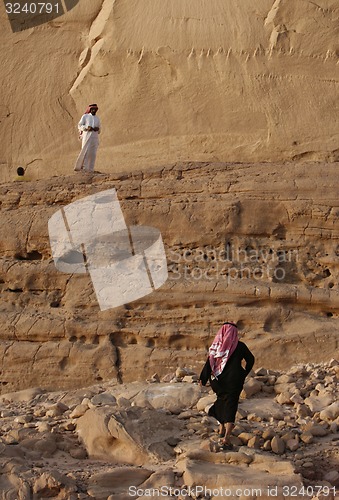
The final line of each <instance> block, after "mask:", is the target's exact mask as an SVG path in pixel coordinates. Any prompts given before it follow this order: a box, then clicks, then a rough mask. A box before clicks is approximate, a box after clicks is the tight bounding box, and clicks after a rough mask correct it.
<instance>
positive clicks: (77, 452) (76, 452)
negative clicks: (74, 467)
mask: <svg viewBox="0 0 339 500" xmlns="http://www.w3.org/2000/svg"><path fill="white" fill-rule="evenodd" d="M69 454H70V455H71V457H72V458H75V459H77V460H85V459H86V458H87V451H86V450H85V449H84V448H81V447H79V448H71V449H70V450H69Z"/></svg>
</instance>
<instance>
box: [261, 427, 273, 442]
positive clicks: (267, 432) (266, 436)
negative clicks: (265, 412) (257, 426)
mask: <svg viewBox="0 0 339 500" xmlns="http://www.w3.org/2000/svg"><path fill="white" fill-rule="evenodd" d="M274 436H275V432H274V430H273V429H266V430H264V432H263V433H262V437H263V439H265V441H266V440H271V439H273V438H274Z"/></svg>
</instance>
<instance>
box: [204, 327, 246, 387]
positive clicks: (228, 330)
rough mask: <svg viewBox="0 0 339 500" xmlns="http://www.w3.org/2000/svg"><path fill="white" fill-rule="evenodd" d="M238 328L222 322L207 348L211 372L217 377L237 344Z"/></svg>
mask: <svg viewBox="0 0 339 500" xmlns="http://www.w3.org/2000/svg"><path fill="white" fill-rule="evenodd" d="M238 341H239V339H238V328H237V327H236V325H234V324H233V323H224V324H223V325H222V327H221V328H220V330H219V331H218V333H217V334H216V336H215V339H214V340H213V343H212V345H211V347H210V348H209V360H210V365H211V369H212V374H213V375H214V377H215V378H218V376H219V375H220V373H222V371H223V369H224V368H225V365H226V363H227V361H228V359H229V358H230V356H231V355H232V354H233V352H234V350H235V348H236V347H237V345H238Z"/></svg>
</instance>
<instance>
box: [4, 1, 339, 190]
mask: <svg viewBox="0 0 339 500" xmlns="http://www.w3.org/2000/svg"><path fill="white" fill-rule="evenodd" d="M59 3H60V2H59ZM68 3H70V2H68ZM74 3H76V2H74ZM0 16H1V17H0V20H1V27H2V32H3V43H2V44H1V47H0V60H1V61H2V72H3V77H4V79H5V83H6V85H3V86H2V87H1V90H0V92H1V102H2V103H5V104H3V106H2V108H1V111H0V121H1V128H2V149H1V153H0V163H1V164H2V169H1V174H0V175H1V179H3V180H10V179H11V178H12V177H13V172H14V168H16V167H17V166H18V165H20V164H22V165H23V166H26V167H28V173H29V175H30V176H31V177H32V178H41V177H48V176H49V175H50V172H51V171H56V172H58V173H64V174H65V173H68V172H70V170H71V169H72V167H73V164H74V162H75V159H76V156H77V154H78V150H79V148H80V145H79V142H78V141H77V130H76V125H77V123H78V121H79V118H80V116H81V115H82V113H83V112H84V110H85V108H86V106H87V104H89V103H90V102H95V101H97V102H98V104H99V108H100V109H99V115H100V117H101V119H102V126H103V129H102V135H101V146H100V150H99V155H98V162H97V166H98V169H99V170H101V171H104V172H117V171H121V170H125V171H131V170H137V169H139V168H144V167H147V168H149V167H150V166H156V165H160V164H164V163H168V164H169V163H173V162H176V161H251V162H253V161H280V160H286V159H296V160H298V159H302V160H316V161H317V160H327V161H333V160H336V159H338V149H339V145H338V135H337V130H338V118H337V114H335V113H334V110H335V109H336V101H337V80H338V66H337V62H338V50H339V48H338V33H337V27H338V20H339V10H338V2H337V1H336V0H320V1H318V2H311V1H304V0H294V1H293V2H291V1H290V0H275V1H274V0H257V1H256V2H255V3H253V2H252V1H251V0H243V1H242V2H238V1H237V0H230V1H228V2H224V1H222V0H204V1H201V2H199V3H197V2H192V1H191V0H182V1H180V2H177V1H176V0H172V1H167V2H163V1H161V0H138V1H136V0H128V1H127V0H114V1H112V0H92V1H91V2H89V1H85V0H81V1H79V2H78V3H77V5H76V6H75V7H74V8H73V9H71V10H69V11H68V12H67V13H66V14H65V15H63V16H61V17H57V18H55V19H53V20H51V21H50V22H48V23H46V24H43V25H41V26H36V27H32V28H30V29H24V30H23V31H15V32H12V30H11V25H10V22H9V20H8V18H7V15H6V12H5V7H4V5H0ZM51 19H52V18H51ZM24 21H25V20H24V16H23V23H22V27H23V28H25V27H27V22H26V24H25V22H24Z"/></svg>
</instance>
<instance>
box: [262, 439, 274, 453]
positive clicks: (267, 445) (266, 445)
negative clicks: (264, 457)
mask: <svg viewBox="0 0 339 500" xmlns="http://www.w3.org/2000/svg"><path fill="white" fill-rule="evenodd" d="M263 450H265V451H271V450H272V446H271V441H270V440H269V439H268V440H267V441H265V442H264V445H263Z"/></svg>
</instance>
